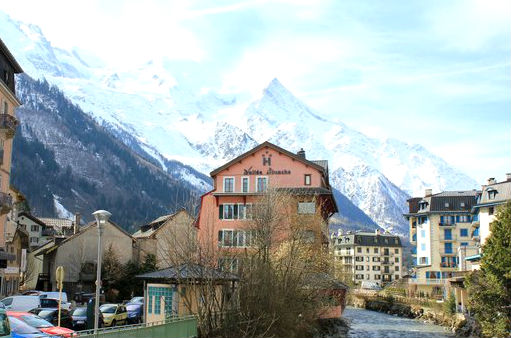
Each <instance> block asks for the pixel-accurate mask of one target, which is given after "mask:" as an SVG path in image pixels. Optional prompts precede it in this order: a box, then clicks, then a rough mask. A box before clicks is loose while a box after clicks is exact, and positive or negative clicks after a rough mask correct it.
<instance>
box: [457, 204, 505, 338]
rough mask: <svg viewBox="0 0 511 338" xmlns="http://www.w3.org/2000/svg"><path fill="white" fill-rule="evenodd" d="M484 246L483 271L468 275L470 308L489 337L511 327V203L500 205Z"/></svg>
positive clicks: (502, 332)
mask: <svg viewBox="0 0 511 338" xmlns="http://www.w3.org/2000/svg"><path fill="white" fill-rule="evenodd" d="M490 230H491V235H490V236H489V237H488V239H487V241H486V243H485V245H484V246H483V247H482V258H481V270H480V271H476V272H473V273H471V274H469V275H468V276H467V279H466V286H467V291H468V294H469V307H470V310H471V311H472V312H473V313H474V314H475V316H476V319H477V321H478V322H479V324H480V325H481V329H482V333H483V335H484V336H488V337H508V336H509V331H510V329H511V308H510V306H511V203H507V204H506V205H505V206H504V207H502V208H500V209H499V210H498V212H497V216H496V219H495V221H494V222H492V223H491V225H490Z"/></svg>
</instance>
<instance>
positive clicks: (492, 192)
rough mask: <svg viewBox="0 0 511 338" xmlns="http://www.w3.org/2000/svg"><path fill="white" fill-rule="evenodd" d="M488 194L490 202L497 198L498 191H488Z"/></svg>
mask: <svg viewBox="0 0 511 338" xmlns="http://www.w3.org/2000/svg"><path fill="white" fill-rule="evenodd" d="M487 192H488V199H490V200H494V199H495V196H497V190H495V189H493V188H490V189H488V190H487Z"/></svg>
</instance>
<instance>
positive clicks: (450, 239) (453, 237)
mask: <svg viewBox="0 0 511 338" xmlns="http://www.w3.org/2000/svg"><path fill="white" fill-rule="evenodd" d="M457 239H458V238H457V237H456V235H450V236H445V235H440V241H442V242H453V241H456V240H457Z"/></svg>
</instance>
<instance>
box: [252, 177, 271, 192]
mask: <svg viewBox="0 0 511 338" xmlns="http://www.w3.org/2000/svg"><path fill="white" fill-rule="evenodd" d="M260 178H264V179H266V190H265V191H259V184H258V183H259V182H258V181H259V179H260ZM269 181H270V180H269V179H268V176H256V179H255V188H256V192H266V191H268V183H269Z"/></svg>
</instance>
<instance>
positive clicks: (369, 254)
mask: <svg viewBox="0 0 511 338" xmlns="http://www.w3.org/2000/svg"><path fill="white" fill-rule="evenodd" d="M331 249H332V252H333V255H334V260H335V268H336V269H338V271H337V272H338V275H339V274H340V275H344V276H345V278H348V279H351V280H352V281H353V282H355V283H357V284H361V283H362V282H369V283H373V285H378V286H384V285H386V284H388V283H390V282H392V281H395V280H398V279H400V278H401V276H403V247H402V244H401V239H400V238H399V236H397V235H392V234H388V233H380V232H379V231H375V232H374V233H371V232H357V233H346V234H342V233H337V234H333V235H332V236H331Z"/></svg>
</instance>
